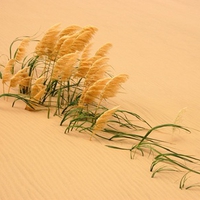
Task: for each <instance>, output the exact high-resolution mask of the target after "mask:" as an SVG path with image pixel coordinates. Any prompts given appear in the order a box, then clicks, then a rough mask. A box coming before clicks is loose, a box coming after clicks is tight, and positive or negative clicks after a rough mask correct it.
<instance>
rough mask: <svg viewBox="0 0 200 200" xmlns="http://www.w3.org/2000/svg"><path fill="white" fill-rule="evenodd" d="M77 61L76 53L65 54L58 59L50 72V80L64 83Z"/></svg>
mask: <svg viewBox="0 0 200 200" xmlns="http://www.w3.org/2000/svg"><path fill="white" fill-rule="evenodd" d="M77 61H78V53H71V54H66V55H64V56H63V57H61V58H59V59H58V60H57V62H56V64H55V66H54V69H53V72H52V79H54V80H61V81H66V80H67V79H68V78H69V77H70V76H71V75H72V72H73V70H74V65H75V64H76V62H77Z"/></svg>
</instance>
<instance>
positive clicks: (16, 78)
mask: <svg viewBox="0 0 200 200" xmlns="http://www.w3.org/2000/svg"><path fill="white" fill-rule="evenodd" d="M27 69H28V67H24V68H23V69H21V70H19V71H18V72H17V73H16V74H15V75H14V76H13V77H12V78H11V79H10V87H16V86H17V85H18V84H19V83H20V82H21V81H22V79H24V78H27V77H28V72H27Z"/></svg>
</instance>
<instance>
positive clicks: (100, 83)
mask: <svg viewBox="0 0 200 200" xmlns="http://www.w3.org/2000/svg"><path fill="white" fill-rule="evenodd" d="M110 79H111V78H104V79H100V80H97V81H96V82H95V83H94V84H93V85H91V86H90V87H88V88H86V89H85V90H84V91H83V93H82V95H81V97H80V100H79V106H80V107H82V106H84V105H85V104H91V103H93V102H94V101H95V99H97V98H98V97H99V95H100V94H101V92H102V90H103V88H104V87H105V85H106V83H107V82H108V81H109V80H110Z"/></svg>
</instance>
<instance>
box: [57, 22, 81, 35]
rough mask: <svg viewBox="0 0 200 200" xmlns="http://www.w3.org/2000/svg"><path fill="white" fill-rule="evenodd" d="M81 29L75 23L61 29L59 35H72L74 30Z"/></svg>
mask: <svg viewBox="0 0 200 200" xmlns="http://www.w3.org/2000/svg"><path fill="white" fill-rule="evenodd" d="M81 29H82V28H81V27H80V26H77V25H71V26H68V27H67V28H65V29H63V30H62V31H61V32H60V34H59V37H63V36H66V35H73V34H74V33H75V32H77V31H79V30H81Z"/></svg>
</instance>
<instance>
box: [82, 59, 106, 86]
mask: <svg viewBox="0 0 200 200" xmlns="http://www.w3.org/2000/svg"><path fill="white" fill-rule="evenodd" d="M108 60H109V58H106V57H102V58H99V59H98V60H97V61H96V62H94V63H93V65H92V66H91V67H90V68H89V70H88V72H87V74H86V76H85V83H84V84H85V86H86V87H88V86H89V85H92V84H93V83H94V82H95V81H97V80H98V79H101V78H103V76H104V74H105V72H106V69H107V68H108V64H107V62H108Z"/></svg>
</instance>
